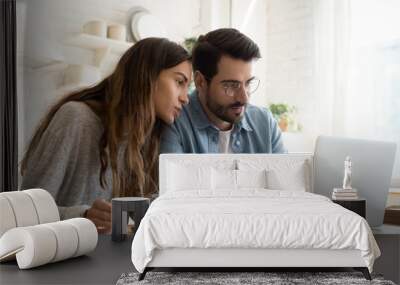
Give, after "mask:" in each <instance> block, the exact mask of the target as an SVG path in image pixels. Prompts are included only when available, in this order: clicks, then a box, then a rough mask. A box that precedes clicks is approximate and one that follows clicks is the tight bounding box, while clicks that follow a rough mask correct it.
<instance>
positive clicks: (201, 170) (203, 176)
mask: <svg viewBox="0 0 400 285" xmlns="http://www.w3.org/2000/svg"><path fill="white" fill-rule="evenodd" d="M168 167H169V169H168V174H169V175H168V178H167V189H168V191H185V190H193V189H211V167H201V166H192V165H191V166H187V165H183V164H176V163H173V162H170V163H169V164H168Z"/></svg>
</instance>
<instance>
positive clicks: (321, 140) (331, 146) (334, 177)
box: [314, 136, 396, 227]
mask: <svg viewBox="0 0 400 285" xmlns="http://www.w3.org/2000/svg"><path fill="white" fill-rule="evenodd" d="M395 154H396V144H395V143H392V142H382V141H371V140H361V139H351V138H341V137H329V136H320V137H318V138H317V142H316V145H315V152H314V193H316V194H321V195H324V196H327V197H329V198H331V196H332V191H333V188H341V187H342V184H343V176H344V161H345V159H346V156H350V157H351V160H352V184H351V186H352V187H353V188H356V189H357V190H358V195H359V197H360V198H365V199H366V205H367V206H366V207H367V209H366V210H367V211H366V218H367V221H368V223H369V225H370V226H371V227H375V226H380V225H382V223H383V217H384V213H385V206H386V200H387V196H388V191H389V188H390V183H391V178H392V171H393V165H394V159H395Z"/></svg>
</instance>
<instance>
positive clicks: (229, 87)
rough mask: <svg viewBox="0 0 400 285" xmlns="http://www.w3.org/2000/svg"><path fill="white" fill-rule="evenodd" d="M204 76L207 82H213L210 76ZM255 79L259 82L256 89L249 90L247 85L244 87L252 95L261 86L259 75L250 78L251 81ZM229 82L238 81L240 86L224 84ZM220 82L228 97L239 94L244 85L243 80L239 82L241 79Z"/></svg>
mask: <svg viewBox="0 0 400 285" xmlns="http://www.w3.org/2000/svg"><path fill="white" fill-rule="evenodd" d="M203 76H204V75H203ZM204 78H205V79H206V80H207V82H209V83H210V82H211V78H208V77H206V76H204ZM254 80H256V82H257V85H256V87H255V88H254V90H251V91H249V90H247V89H246V87H245V88H243V89H244V90H245V93H246V95H247V96H250V95H251V94H253V93H254V92H256V91H257V89H258V87H259V86H260V79H259V78H258V77H253V78H252V79H250V81H254ZM229 83H238V84H239V86H238V87H237V88H232V87H231V86H224V85H225V84H229ZM218 84H220V85H222V89H223V90H224V93H225V95H226V96H228V97H234V96H235V95H236V94H238V92H239V90H241V89H242V87H243V82H239V81H231V82H218ZM229 90H231V91H230V92H229Z"/></svg>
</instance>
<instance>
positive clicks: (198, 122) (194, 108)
mask: <svg viewBox="0 0 400 285" xmlns="http://www.w3.org/2000/svg"><path fill="white" fill-rule="evenodd" d="M189 96H190V100H189V102H190V103H189V109H191V113H192V118H193V124H194V125H195V127H196V128H198V129H205V128H208V127H212V128H214V129H217V128H216V127H215V126H214V125H213V124H212V123H211V122H210V120H209V119H208V117H207V115H206V113H205V112H204V110H203V107H202V106H201V102H200V99H199V95H198V92H197V91H196V90H195V91H193V92H192V94H190V95H189ZM246 112H247V109H246ZM242 128H243V129H245V130H246V131H252V130H253V129H252V128H251V127H250V125H249V123H248V121H247V116H246V114H245V115H244V116H243V118H242V120H240V122H238V123H237V124H236V125H235V126H234V128H233V129H234V130H235V129H237V130H240V129H242Z"/></svg>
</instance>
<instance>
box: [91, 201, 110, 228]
mask: <svg viewBox="0 0 400 285" xmlns="http://www.w3.org/2000/svg"><path fill="white" fill-rule="evenodd" d="M85 218H88V219H89V220H91V221H92V222H93V223H94V224H95V225H96V228H97V231H98V233H99V234H110V233H111V203H110V202H107V201H105V200H104V199H96V200H95V201H94V202H93V205H92V207H91V208H90V209H88V210H87V211H86V215H85Z"/></svg>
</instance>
